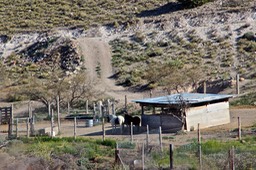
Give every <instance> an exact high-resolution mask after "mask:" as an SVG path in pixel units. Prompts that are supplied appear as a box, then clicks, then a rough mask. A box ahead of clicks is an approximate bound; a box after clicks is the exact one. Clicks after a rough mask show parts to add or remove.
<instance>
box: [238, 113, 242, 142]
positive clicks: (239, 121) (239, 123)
mask: <svg viewBox="0 0 256 170" xmlns="http://www.w3.org/2000/svg"><path fill="white" fill-rule="evenodd" d="M241 138H242V134H241V120H240V117H238V139H239V140H241Z"/></svg>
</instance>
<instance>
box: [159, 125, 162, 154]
mask: <svg viewBox="0 0 256 170" xmlns="http://www.w3.org/2000/svg"><path fill="white" fill-rule="evenodd" d="M159 144H160V150H161V152H163V144H162V128H161V126H159Z"/></svg>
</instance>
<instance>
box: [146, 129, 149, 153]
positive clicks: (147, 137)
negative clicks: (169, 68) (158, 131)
mask: <svg viewBox="0 0 256 170" xmlns="http://www.w3.org/2000/svg"><path fill="white" fill-rule="evenodd" d="M148 143H149V127H148V125H147V135H146V147H147V148H148Z"/></svg>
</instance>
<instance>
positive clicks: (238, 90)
mask: <svg viewBox="0 0 256 170" xmlns="http://www.w3.org/2000/svg"><path fill="white" fill-rule="evenodd" d="M236 94H240V87H239V74H237V75H236Z"/></svg>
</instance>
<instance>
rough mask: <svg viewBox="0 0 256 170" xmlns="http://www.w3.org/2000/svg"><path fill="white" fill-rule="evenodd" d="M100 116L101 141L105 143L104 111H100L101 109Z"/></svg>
mask: <svg viewBox="0 0 256 170" xmlns="http://www.w3.org/2000/svg"><path fill="white" fill-rule="evenodd" d="M100 112H101V113H100V114H102V140H103V141H105V135H106V134H105V117H104V110H103V111H102V107H101V109H100Z"/></svg>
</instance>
